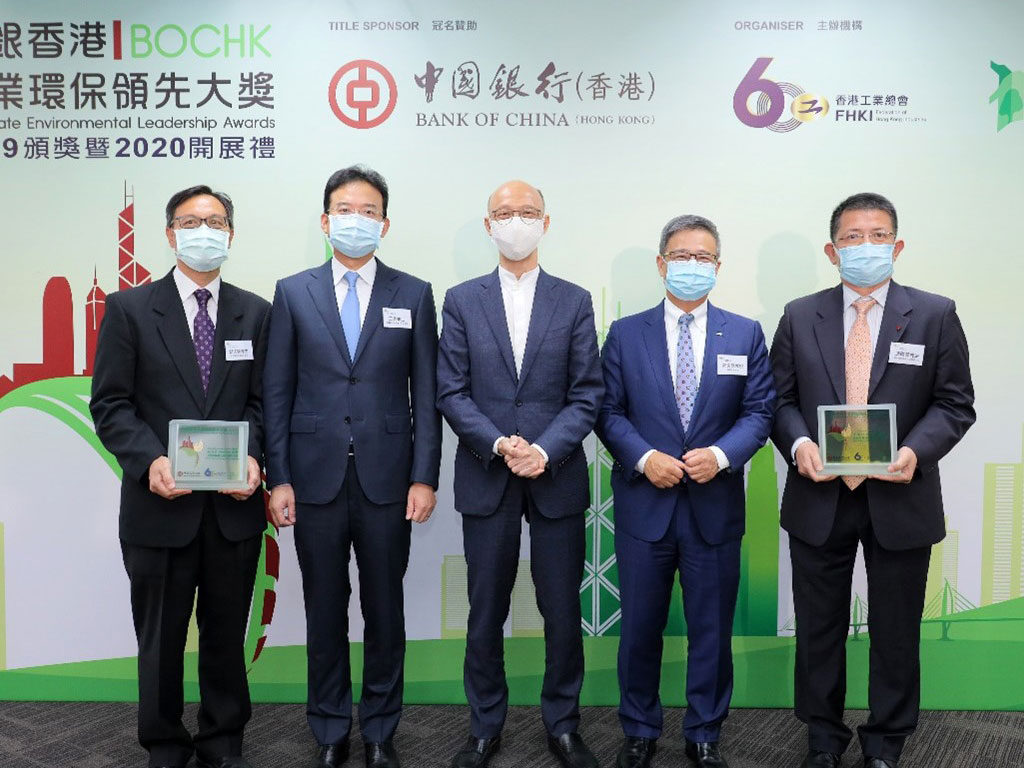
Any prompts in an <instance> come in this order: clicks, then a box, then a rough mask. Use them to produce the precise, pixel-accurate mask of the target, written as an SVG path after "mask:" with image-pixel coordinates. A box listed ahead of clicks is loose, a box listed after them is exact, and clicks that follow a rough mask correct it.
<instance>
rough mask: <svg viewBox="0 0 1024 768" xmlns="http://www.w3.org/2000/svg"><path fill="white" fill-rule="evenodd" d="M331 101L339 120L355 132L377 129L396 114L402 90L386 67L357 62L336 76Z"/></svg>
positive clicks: (329, 96) (360, 60)
mask: <svg viewBox="0 0 1024 768" xmlns="http://www.w3.org/2000/svg"><path fill="white" fill-rule="evenodd" d="M327 100H328V102H329V103H330V105H331V110H332V111H333V112H334V114H335V116H336V117H337V118H338V119H339V120H341V122H343V123H344V124H345V125H347V126H349V127H351V128H376V127H377V126H378V125H380V124H381V123H383V122H384V121H385V120H387V119H388V118H389V117H390V116H391V113H392V112H394V111H395V103H396V102H397V101H398V87H397V86H396V85H395V78H394V77H392V76H391V73H390V72H388V71H387V70H386V69H385V68H384V67H383V66H382V65H380V64H378V63H377V62H376V61H370V60H369V59H357V60H356V61H350V62H349V63H348V64H345V65H344V66H343V67H342V68H341V69H339V70H338V71H337V72H335V73H334V77H332V78H331V84H330V86H329V87H328V88H327Z"/></svg>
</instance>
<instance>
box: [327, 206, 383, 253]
mask: <svg viewBox="0 0 1024 768" xmlns="http://www.w3.org/2000/svg"><path fill="white" fill-rule="evenodd" d="M330 219H331V230H330V231H331V234H330V235H329V236H328V239H329V240H330V241H331V245H332V246H333V247H334V250H336V251H340V252H341V253H343V254H345V255H346V256H348V257H349V258H350V259H361V258H363V256H365V255H366V254H368V253H373V252H374V251H376V250H377V248H378V247H379V246H380V234H381V231H383V229H384V222H383V221H377V220H375V219H371V218H368V217H366V216H361V215H360V214H358V213H345V214H341V215H338V216H331V217H330Z"/></svg>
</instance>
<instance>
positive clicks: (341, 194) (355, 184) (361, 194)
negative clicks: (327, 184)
mask: <svg viewBox="0 0 1024 768" xmlns="http://www.w3.org/2000/svg"><path fill="white" fill-rule="evenodd" d="M331 202H332V203H337V202H359V203H373V204H375V205H380V204H381V203H383V202H384V196H383V195H382V194H381V193H380V190H379V189H377V188H376V187H375V186H373V185H372V184H368V183H367V182H365V181H362V180H356V181H350V182H348V183H347V184H342V185H341V186H340V187H338V188H337V189H336V190H334V191H333V192H331Z"/></svg>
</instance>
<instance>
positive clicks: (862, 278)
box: [839, 243, 893, 288]
mask: <svg viewBox="0 0 1024 768" xmlns="http://www.w3.org/2000/svg"><path fill="white" fill-rule="evenodd" d="M892 250H893V243H863V244H861V245H851V246H849V247H848V248H840V249H839V276H840V277H841V278H843V280H845V281H846V282H848V283H850V284H851V285H857V286H860V287H862V288H865V287H867V286H869V285H878V284H879V283H884V282H885V281H886V280H888V279H889V278H890V277H892V265H893V258H892Z"/></svg>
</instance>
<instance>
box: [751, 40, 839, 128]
mask: <svg viewBox="0 0 1024 768" xmlns="http://www.w3.org/2000/svg"><path fill="white" fill-rule="evenodd" d="M772 61H773V59H772V58H771V57H767V56H765V57H762V58H759V59H757V60H755V61H754V64H753V66H752V67H751V68H750V69H749V70H747V74H745V75H744V76H743V79H742V80H740V84H739V85H738V86H736V92H735V93H734V94H733V97H732V109H733V112H735V113H736V117H738V118H739V120H740V122H741V123H743V124H744V125H748V126H750V127H751V128H767V129H768V130H769V131H775V132H776V133H788V132H789V131H792V130H795V129H797V128H799V127H800V126H801V125H803V124H804V123H809V122H811V121H812V120H817V119H818V118H821V117H824V116H825V115H827V114H828V101H827V100H826V99H825V97H824V96H817V95H815V94H813V93H808V92H806V91H805V90H804V89H803V88H802V87H800V86H799V85H796V84H794V83H787V82H783V81H781V80H780V81H778V82H776V81H774V80H769V79H768V78H766V77H764V73H765V71H766V70H767V69H768V65H769V64H771V63H772ZM755 95H756V96H757V99H756V100H755V101H754V103H753V105H751V100H752V99H753V97H754V96H755ZM787 97H788V98H789V116H788V117H786V118H785V119H783V113H784V112H785V111H786V99H787Z"/></svg>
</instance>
